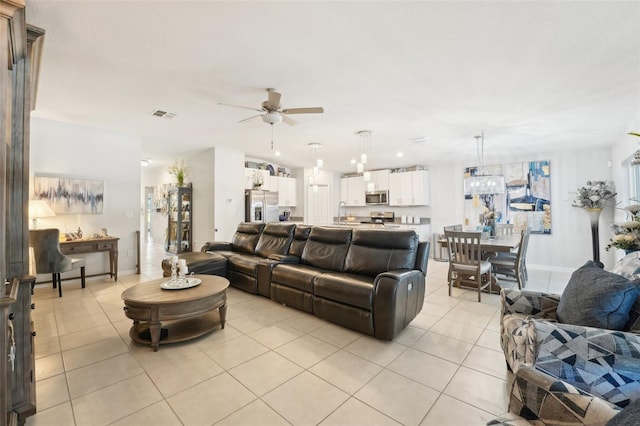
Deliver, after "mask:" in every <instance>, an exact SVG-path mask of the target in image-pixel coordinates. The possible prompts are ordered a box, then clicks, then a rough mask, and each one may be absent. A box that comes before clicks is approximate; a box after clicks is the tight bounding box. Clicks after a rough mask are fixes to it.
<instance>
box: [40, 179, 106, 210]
mask: <svg viewBox="0 0 640 426" xmlns="http://www.w3.org/2000/svg"><path fill="white" fill-rule="evenodd" d="M33 199H35V200H46V201H47V203H49V207H51V209H53V211H54V212H55V213H56V214H100V213H102V209H103V206H104V181H103V180H97V179H83V178H76V177H68V176H51V175H39V174H37V175H35V176H34V181H33Z"/></svg>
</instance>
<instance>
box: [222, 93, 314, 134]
mask: <svg viewBox="0 0 640 426" xmlns="http://www.w3.org/2000/svg"><path fill="white" fill-rule="evenodd" d="M267 93H268V94H269V97H268V99H267V100H266V101H264V102H262V108H252V107H246V106H241V105H231V104H225V103H222V102H218V105H224V106H231V107H236V108H244V109H250V110H253V111H258V112H260V113H261V114H258V115H254V116H252V117H249V118H245V119H244V120H240V121H239V123H242V122H245V121H248V120H251V119H253V118H256V117H262V121H264V122H265V123H267V124H271V125H272V126H273V125H274V124H278V123H280V122H281V121H284V122H285V123H287V124H288V125H290V126H294V125H296V124H297V123H296V121H295V120H293V119H291V118H290V117H288V115H290V114H318V113H323V112H324V109H323V108H322V107H310V108H285V109H281V108H280V96H281V95H280V93H278V92H276V91H275V89H271V88H269V89H267Z"/></svg>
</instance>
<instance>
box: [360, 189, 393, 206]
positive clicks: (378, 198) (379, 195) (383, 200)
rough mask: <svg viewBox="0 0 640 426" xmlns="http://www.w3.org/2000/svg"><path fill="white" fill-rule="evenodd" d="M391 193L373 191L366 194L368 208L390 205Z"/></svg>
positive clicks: (365, 199)
mask: <svg viewBox="0 0 640 426" xmlns="http://www.w3.org/2000/svg"><path fill="white" fill-rule="evenodd" d="M388 200H389V191H372V192H367V193H365V194H364V201H365V204H366V205H368V206H374V205H380V204H389V201H388Z"/></svg>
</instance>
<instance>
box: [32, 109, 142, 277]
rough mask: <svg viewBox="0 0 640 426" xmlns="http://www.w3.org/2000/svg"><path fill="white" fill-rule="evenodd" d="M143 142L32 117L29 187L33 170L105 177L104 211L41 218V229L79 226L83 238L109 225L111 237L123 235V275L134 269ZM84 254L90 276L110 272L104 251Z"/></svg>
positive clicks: (64, 229) (120, 269) (72, 229)
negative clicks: (100, 212)
mask: <svg viewBox="0 0 640 426" xmlns="http://www.w3.org/2000/svg"><path fill="white" fill-rule="evenodd" d="M140 146H141V145H140V139H139V138H138V137H137V136H133V135H126V134H122V133H115V132H109V131H105V130H98V129H93V128H89V127H83V126H78V125H74V124H67V123H61V122H55V121H49V120H43V119H38V118H36V117H32V119H31V155H30V161H29V163H30V185H31V186H30V187H31V190H32V188H33V176H34V174H50V175H63V176H69V177H78V178H86V179H99V180H103V181H104V210H103V213H102V214H82V215H77V214H72V215H58V216H56V217H53V218H45V219H41V220H40V221H41V227H43V228H44V227H54V228H59V229H60V230H61V232H75V231H76V230H77V229H78V226H80V227H81V228H82V231H83V233H84V235H85V236H89V235H92V234H94V233H96V232H99V231H100V230H101V229H102V228H107V230H108V232H109V235H112V236H115V237H119V238H120V241H119V242H118V251H119V259H118V272H119V274H127V273H134V272H135V269H136V256H135V250H136V239H135V231H137V230H139V229H140V218H139V211H140V198H141V197H140V187H141V185H140ZM129 255H131V256H129ZM82 256H83V257H85V258H86V259H87V266H86V270H87V274H92V273H99V272H104V271H108V256H107V255H106V254H104V253H94V254H87V255H82ZM76 274H77V272H74V273H73V275H76ZM40 278H41V279H43V278H44V277H40ZM48 279H50V277H49V278H48Z"/></svg>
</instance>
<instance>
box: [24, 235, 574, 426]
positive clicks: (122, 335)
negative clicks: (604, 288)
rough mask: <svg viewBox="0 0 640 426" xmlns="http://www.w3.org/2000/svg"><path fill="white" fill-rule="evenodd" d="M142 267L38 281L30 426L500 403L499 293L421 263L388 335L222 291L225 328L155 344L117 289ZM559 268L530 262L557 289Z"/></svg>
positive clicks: (157, 257)
mask: <svg viewBox="0 0 640 426" xmlns="http://www.w3.org/2000/svg"><path fill="white" fill-rule="evenodd" d="M164 256H165V253H164V252H163V251H162V248H161V247H159V246H147V247H144V250H143V256H142V265H141V272H142V273H141V274H140V275H128V276H122V277H120V280H119V281H118V282H112V281H109V280H105V279H103V280H90V281H88V283H87V288H86V289H84V290H83V289H81V288H80V284H79V283H73V282H70V283H65V284H64V296H63V297H62V298H58V297H57V292H55V291H54V290H52V289H51V288H50V287H48V285H44V286H38V287H37V288H36V291H35V295H34V301H35V303H36V310H35V311H34V312H33V319H34V322H35V328H36V331H37V337H36V347H35V352H36V380H37V383H36V397H37V407H38V412H37V414H36V415H35V416H32V417H29V418H28V419H27V425H28V426H34V425H46V426H50V425H56V426H57V425H198V426H200V425H214V424H215V425H289V424H292V425H317V424H320V425H360V424H362V425H398V424H403V425H440V426H441V425H483V424H485V423H486V422H487V421H489V420H490V419H492V418H494V417H496V416H497V415H499V414H502V413H504V412H506V411H507V403H508V394H509V390H510V378H511V377H510V374H508V373H507V370H506V367H505V362H504V356H503V354H502V352H501V350H500V343H499V312H498V305H499V299H498V296H497V295H488V294H483V296H482V303H477V302H476V301H475V300H476V293H475V292H473V291H469V290H459V289H454V294H453V297H449V296H448V295H447V283H446V272H447V267H448V265H447V263H446V262H436V261H430V263H429V268H428V277H427V290H426V296H425V304H424V307H423V309H422V311H421V312H420V313H419V314H418V316H417V317H416V319H415V320H414V321H413V322H412V323H411V324H410V325H409V326H408V327H407V328H406V329H405V330H404V331H403V332H402V333H401V334H400V335H399V336H398V337H397V338H396V339H395V340H394V341H392V342H386V341H381V340H377V339H374V338H372V337H369V336H366V335H363V334H360V333H358V332H355V331H352V330H349V329H346V328H343V327H340V326H337V325H334V324H331V323H328V322H326V321H323V320H321V319H318V318H316V317H314V316H312V315H308V314H306V313H303V312H300V311H297V310H294V309H290V308H287V307H284V306H282V305H279V304H277V303H275V302H272V301H270V300H268V299H266V298H264V297H261V296H255V295H251V294H248V293H245V292H242V291H240V290H237V289H234V288H230V289H229V297H228V303H229V308H228V318H227V325H226V327H225V329H224V330H216V331H214V332H212V333H211V334H209V335H207V336H204V337H201V338H199V339H196V340H192V341H190V342H184V343H179V344H173V345H164V346H160V350H159V351H158V352H153V351H152V350H151V348H149V347H147V346H141V345H138V344H135V343H133V342H131V340H130V339H129V336H128V330H129V328H130V326H131V321H130V320H129V319H127V318H126V317H125V315H124V313H123V309H122V307H123V303H122V300H121V299H120V293H121V292H122V291H123V290H125V289H126V288H127V287H130V286H133V285H136V284H137V283H140V282H143V281H148V280H151V279H157V278H161V276H162V272H161V268H160V262H161V259H162V258H163V257H164ZM568 278H569V277H568V275H567V274H559V273H551V272H544V271H539V270H530V271H529V283H528V285H527V288H528V289H532V290H538V291H554V292H561V291H562V289H563V286H564V283H566V282H567V280H568Z"/></svg>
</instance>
